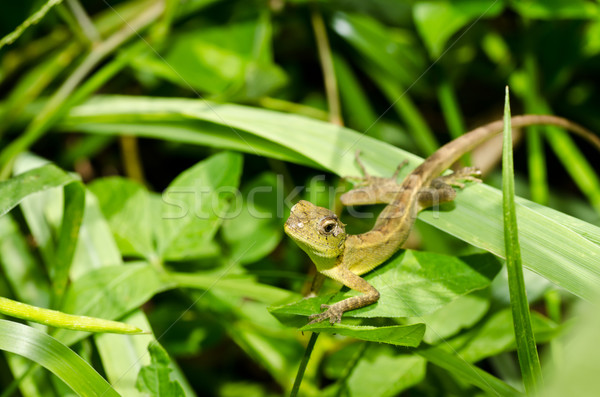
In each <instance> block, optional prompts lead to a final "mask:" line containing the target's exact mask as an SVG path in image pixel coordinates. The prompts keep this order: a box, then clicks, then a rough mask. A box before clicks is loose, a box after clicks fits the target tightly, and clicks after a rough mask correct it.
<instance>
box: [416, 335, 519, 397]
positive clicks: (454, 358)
mask: <svg viewBox="0 0 600 397" xmlns="http://www.w3.org/2000/svg"><path fill="white" fill-rule="evenodd" d="M415 353H417V354H418V355H420V356H422V357H424V358H426V359H427V360H428V361H430V362H431V363H433V364H435V365H437V366H438V367H440V368H443V369H445V370H446V371H448V373H450V374H451V375H452V376H454V377H456V378H458V379H461V380H463V381H465V382H467V383H469V384H472V385H474V386H477V387H479V388H480V389H481V390H483V391H485V392H487V393H488V394H491V395H494V396H522V395H523V394H522V393H520V392H519V391H518V390H516V389H514V388H513V387H512V386H510V385H508V384H507V383H504V382H503V381H502V380H500V379H498V378H496V377H495V376H493V375H490V374H489V373H488V372H486V371H484V370H482V369H480V368H477V367H476V366H474V365H472V364H469V363H468V362H466V361H465V360H463V359H462V358H461V357H460V356H458V355H456V354H452V353H450V352H448V351H446V350H444V349H442V348H441V347H437V346H436V347H428V348H421V349H417V350H416V351H415Z"/></svg>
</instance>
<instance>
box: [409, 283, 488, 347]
mask: <svg viewBox="0 0 600 397" xmlns="http://www.w3.org/2000/svg"><path fill="white" fill-rule="evenodd" d="M485 295H486V294H482V293H478V292H475V293H472V294H468V295H465V296H461V297H459V298H458V299H456V300H455V301H452V302H450V303H448V304H447V305H446V306H444V307H442V308H441V309H439V310H437V311H436V312H434V313H430V314H425V315H423V316H421V317H412V318H410V319H408V321H409V322H410V323H413V322H414V323H425V325H426V326H427V329H426V330H425V336H424V337H423V340H424V341H425V342H427V343H430V344H431V343H437V342H438V341H440V340H443V339H447V338H448V337H450V336H452V335H454V334H456V333H457V332H458V331H460V330H461V329H463V328H465V329H468V328H471V327H472V326H473V325H475V323H476V322H477V321H479V320H480V319H481V318H482V317H483V316H484V315H485V313H486V312H487V310H488V309H489V307H490V301H489V298H487V297H486V296H485Z"/></svg>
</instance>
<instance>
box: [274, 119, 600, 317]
mask: <svg viewBox="0 0 600 397" xmlns="http://www.w3.org/2000/svg"><path fill="white" fill-rule="evenodd" d="M511 123H512V126H513V128H518V127H525V126H529V125H543V124H545V125H554V126H559V127H562V128H565V129H567V130H570V131H571V132H573V133H576V134H577V135H581V136H583V137H584V138H586V139H587V140H588V141H590V142H591V143H592V144H593V145H594V146H596V147H597V148H598V149H599V150H600V137H598V136H597V135H595V134H593V133H592V132H590V131H588V130H587V129H585V128H583V127H581V126H580V125H578V124H575V123H573V122H571V121H569V120H567V119H564V118H561V117H557V116H551V115H522V116H514V117H512V118H511ZM502 130H503V121H502V120H498V121H495V122H492V123H489V124H486V125H484V126H482V127H479V128H476V129H474V130H472V131H470V132H468V133H466V134H464V135H462V136H460V137H458V138H456V139H454V140H453V141H450V142H449V143H447V144H445V145H444V146H442V147H440V148H439V149H438V150H437V151H435V152H434V153H433V154H431V155H430V156H429V157H428V158H427V159H425V160H424V161H423V162H422V163H421V165H419V166H418V167H417V168H415V169H414V170H413V171H412V172H410V173H409V174H408V175H407V176H406V178H405V179H404V181H403V182H402V183H401V184H400V185H398V183H397V182H396V174H397V173H398V171H396V173H395V174H394V176H393V177H392V178H382V177H374V176H369V175H368V174H366V170H365V169H364V167H363V166H362V165H361V164H360V163H359V166H360V167H361V169H362V170H363V172H364V173H365V177H364V178H362V182H361V183H360V184H359V189H355V190H352V191H350V192H348V193H346V194H344V195H342V196H341V201H342V204H344V205H358V204H376V203H383V204H387V205H386V207H385V208H384V209H383V210H382V211H381V213H380V214H379V216H378V217H377V220H376V222H375V225H374V226H373V228H372V229H371V230H370V231H368V232H365V233H362V234H355V235H352V234H347V233H346V231H345V225H344V224H343V223H342V222H341V221H340V219H339V218H338V217H337V215H336V214H335V213H334V212H333V211H331V210H329V209H327V208H323V207H318V206H316V205H314V204H312V203H310V202H308V201H305V200H300V201H299V202H298V203H296V204H295V205H294V206H293V207H292V208H291V211H290V216H289V218H288V219H287V221H286V222H285V225H284V231H285V233H286V234H287V235H288V236H289V237H291V238H292V240H294V241H295V242H296V243H297V244H298V245H299V246H300V248H301V249H302V250H303V251H305V252H306V253H307V254H308V256H309V257H310V259H311V260H312V261H313V262H314V264H315V266H316V269H317V271H318V274H317V276H321V275H322V276H326V277H329V278H331V279H334V280H336V281H338V282H340V283H342V284H343V285H345V286H346V287H348V288H351V289H353V290H356V291H359V292H361V293H362V294H361V295H357V296H353V297H350V298H346V299H344V300H341V301H339V302H337V303H334V304H332V305H326V304H323V305H321V310H325V311H323V312H320V313H316V314H313V315H311V316H310V317H309V320H310V322H309V324H313V323H317V322H321V321H323V320H326V319H329V321H330V323H331V324H334V323H338V322H340V321H341V319H342V315H343V313H344V312H346V311H349V310H353V309H358V308H361V307H364V306H368V305H371V304H373V303H375V302H377V300H378V299H379V292H378V291H377V290H376V289H375V288H374V287H373V286H372V285H371V284H369V283H368V282H367V281H366V280H365V279H363V278H362V277H361V275H363V274H365V273H367V272H369V271H371V270H373V269H374V268H376V267H377V266H379V265H381V264H382V263H384V262H385V261H386V260H387V259H388V258H390V257H391V256H392V255H393V254H394V253H395V252H396V251H398V250H399V249H400V248H401V246H402V244H403V243H404V242H405V241H406V239H407V238H408V235H409V233H410V231H411V229H412V226H413V224H414V223H415V220H416V218H417V215H418V213H419V212H420V211H421V210H423V209H425V208H429V207H431V206H433V205H435V204H437V203H443V202H449V201H452V200H454V198H455V196H456V192H455V190H454V188H453V186H455V187H458V188H462V187H464V185H463V184H462V183H461V182H460V181H461V180H463V181H469V180H470V181H480V180H479V178H478V177H479V176H480V173H479V171H478V170H477V169H476V168H471V167H468V168H463V169H461V170H458V171H455V172H454V173H452V174H449V175H444V176H440V175H441V174H442V173H443V172H444V171H445V170H446V169H448V168H449V167H450V166H451V165H452V164H454V163H455V162H456V161H458V160H459V159H460V158H461V157H462V156H463V155H464V154H466V153H467V152H469V151H471V150H472V149H474V148H475V147H477V145H479V144H480V143H482V142H484V141H485V140H487V139H489V138H491V137H492V136H494V135H496V134H498V133H500V132H501V131H502ZM401 166H402V164H401ZM358 179H359V180H360V178H358ZM322 276H321V277H322Z"/></svg>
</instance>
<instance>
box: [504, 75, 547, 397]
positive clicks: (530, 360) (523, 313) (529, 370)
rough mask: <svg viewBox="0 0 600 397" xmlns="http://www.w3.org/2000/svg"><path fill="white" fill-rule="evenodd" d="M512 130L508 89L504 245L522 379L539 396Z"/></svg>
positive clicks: (505, 140)
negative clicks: (516, 187)
mask: <svg viewBox="0 0 600 397" xmlns="http://www.w3.org/2000/svg"><path fill="white" fill-rule="evenodd" d="M512 154H513V153H512V129H511V123H510V104H509V95H508V87H506V99H505V104H504V143H503V147H502V191H503V195H502V199H503V200H502V201H503V207H504V244H505V246H506V268H507V271H508V290H509V293H510V305H511V308H512V314H513V322H514V327H515V340H516V343H517V354H518V357H519V365H520V367H521V375H522V376H523V383H524V384H525V390H527V394H530V395H534V394H536V393H537V392H538V391H539V389H540V386H541V384H540V383H541V379H542V368H541V366H540V359H539V357H538V353H537V349H536V345H535V338H534V336H533V330H532V327H531V317H530V314H529V302H528V301H527V293H526V291H525V281H524V280H523V263H522V261H521V246H520V245H519V233H518V229H517V212H516V208H515V184H514V168H513V156H512Z"/></svg>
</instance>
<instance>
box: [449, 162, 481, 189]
mask: <svg viewBox="0 0 600 397" xmlns="http://www.w3.org/2000/svg"><path fill="white" fill-rule="evenodd" d="M480 176H481V171H480V170H479V169H478V168H476V167H465V168H461V169H459V170H456V171H454V172H453V173H452V174H450V175H445V176H442V177H440V179H441V180H442V181H443V182H444V183H446V184H448V185H450V186H454V187H458V188H460V189H462V188H464V187H465V184H464V183H462V182H461V181H469V182H481V179H479V177H480Z"/></svg>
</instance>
